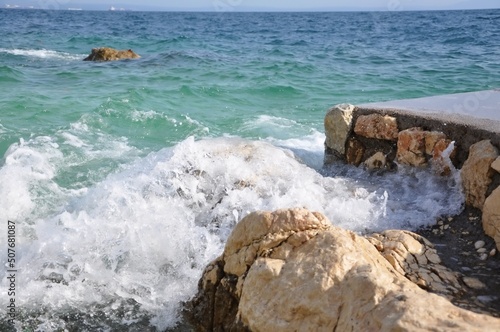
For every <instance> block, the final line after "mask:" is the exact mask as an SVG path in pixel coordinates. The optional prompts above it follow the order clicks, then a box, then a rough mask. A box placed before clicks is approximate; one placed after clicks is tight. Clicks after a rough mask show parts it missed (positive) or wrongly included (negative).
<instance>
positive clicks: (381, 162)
mask: <svg viewBox="0 0 500 332" xmlns="http://www.w3.org/2000/svg"><path fill="white" fill-rule="evenodd" d="M364 165H365V167H366V168H367V169H368V170H370V171H372V170H376V169H383V168H386V167H387V158H386V156H385V155H384V154H383V153H382V152H377V153H375V154H374V155H373V156H371V157H370V158H368V159H366V160H365V162H364Z"/></svg>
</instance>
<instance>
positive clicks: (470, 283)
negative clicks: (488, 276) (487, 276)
mask: <svg viewBox="0 0 500 332" xmlns="http://www.w3.org/2000/svg"><path fill="white" fill-rule="evenodd" d="M462 280H463V281H464V283H465V284H466V285H467V287H469V288H472V289H485V288H486V285H485V284H483V283H482V282H481V281H480V280H479V279H477V278H474V277H464V278H463V279H462Z"/></svg>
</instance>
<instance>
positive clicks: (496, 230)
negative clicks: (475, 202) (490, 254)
mask: <svg viewBox="0 0 500 332" xmlns="http://www.w3.org/2000/svg"><path fill="white" fill-rule="evenodd" d="M483 229H484V232H485V233H486V235H489V236H491V237H492V238H493V239H494V240H495V243H496V245H497V249H498V250H500V187H498V188H496V189H495V190H493V192H492V193H491V195H490V196H488V198H486V201H485V202H484V206H483Z"/></svg>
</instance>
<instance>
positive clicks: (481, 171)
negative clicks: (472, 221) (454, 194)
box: [460, 140, 498, 210]
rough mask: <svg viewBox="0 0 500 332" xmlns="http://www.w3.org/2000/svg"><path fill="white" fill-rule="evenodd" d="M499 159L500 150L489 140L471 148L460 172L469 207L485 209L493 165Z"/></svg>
mask: <svg viewBox="0 0 500 332" xmlns="http://www.w3.org/2000/svg"><path fill="white" fill-rule="evenodd" d="M497 157H498V150H497V149H496V148H495V147H494V146H493V145H492V144H491V142H490V141H489V140H483V141H480V142H478V143H475V144H473V145H471V146H470V148H469V157H468V158H467V160H466V161H465V163H464V165H463V167H462V170H461V172H460V176H461V178H462V184H463V187H464V192H465V201H466V204H467V205H472V206H474V207H476V208H478V209H481V210H482V209H483V204H484V201H485V199H486V192H487V190H488V186H489V185H490V183H491V177H492V176H493V173H494V170H493V169H492V168H491V164H492V163H493V162H494V161H495V159H497Z"/></svg>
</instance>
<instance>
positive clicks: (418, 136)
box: [397, 127, 427, 166]
mask: <svg viewBox="0 0 500 332" xmlns="http://www.w3.org/2000/svg"><path fill="white" fill-rule="evenodd" d="M426 133H427V132H425V131H424V130H422V128H419V127H415V128H410V129H406V130H402V131H400V132H399V135H398V150H397V160H398V162H399V163H400V164H404V165H409V166H424V165H426V164H427V159H426V157H425V136H426Z"/></svg>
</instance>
